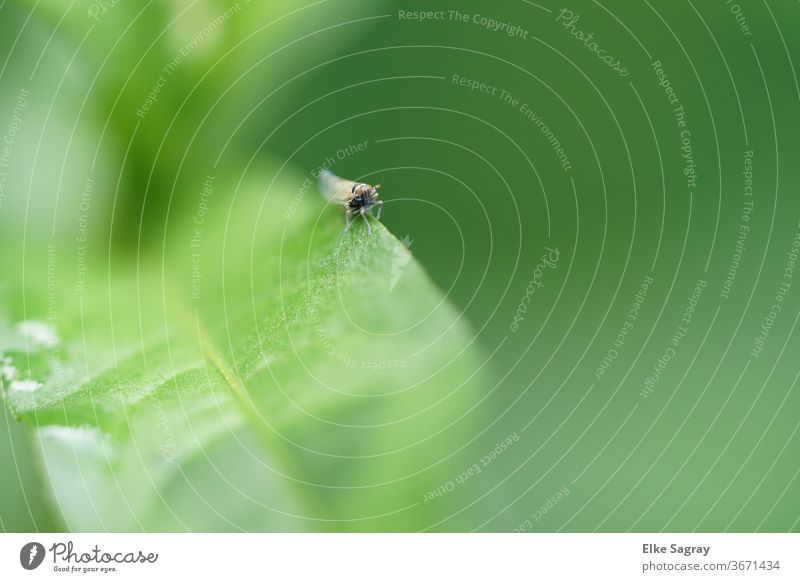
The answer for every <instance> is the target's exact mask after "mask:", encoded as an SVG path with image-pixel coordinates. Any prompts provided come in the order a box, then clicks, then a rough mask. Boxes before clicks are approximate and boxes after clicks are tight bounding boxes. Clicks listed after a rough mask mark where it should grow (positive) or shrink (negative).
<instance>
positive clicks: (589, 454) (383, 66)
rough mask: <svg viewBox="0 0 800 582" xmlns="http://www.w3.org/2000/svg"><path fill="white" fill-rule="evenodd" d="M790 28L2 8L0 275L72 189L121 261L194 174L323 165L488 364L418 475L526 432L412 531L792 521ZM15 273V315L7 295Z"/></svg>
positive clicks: (17, 462)
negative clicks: (456, 430)
mask: <svg viewBox="0 0 800 582" xmlns="http://www.w3.org/2000/svg"><path fill="white" fill-rule="evenodd" d="M420 12H425V13H429V14H427V15H425V16H426V18H424V19H423V20H421V19H420V18H421V15H420ZM798 16H800V7H798V6H797V5H796V4H792V3H785V2H763V3H744V2H742V3H741V4H733V3H725V2H716V3H711V4H707V3H700V2H688V1H687V2H684V1H680V2H647V1H643V2H633V3H627V2H626V3H617V4H612V3H602V2H589V1H575V2H572V3H570V4H569V5H568V6H567V7H564V6H560V5H559V6H556V5H553V4H551V3H549V2H541V3H532V2H527V1H524V0H519V1H514V2H503V3H491V4H487V3H485V2H462V3H458V4H453V5H448V4H445V3H442V2H426V3H422V2H420V3H412V4H409V3H406V2H388V1H387V2H367V1H366V0H363V1H362V0H350V1H344V0H327V1H320V2H312V3H308V4H302V5H297V4H295V3H290V2H285V1H278V2H269V3H257V2H244V1H241V2H239V3H236V4H232V3H229V2H222V1H216V0H196V1H193V2H192V1H188V0H180V1H179V0H174V1H166V0H152V1H150V2H147V3H142V4H133V3H131V2H126V1H124V0H120V1H119V2H117V3H114V2H105V3H103V2H94V3H92V2H87V1H85V0H80V1H76V2H74V3H72V4H70V5H69V6H66V5H64V3H61V2H56V1H54V0H45V1H43V2H24V1H22V0H14V1H12V0H7V1H6V2H5V3H4V4H2V7H0V57H2V59H0V61H2V63H3V64H2V68H0V134H3V135H5V136H6V137H10V138H11V141H12V142H13V143H11V144H8V145H9V148H10V153H9V154H8V163H7V164H6V167H0V170H2V171H4V174H3V177H2V182H0V186H1V187H2V190H0V233H1V234H0V242H2V245H3V249H4V250H3V253H4V255H6V259H7V260H6V261H4V268H13V267H8V265H13V264H15V261H16V259H17V257H19V256H20V255H21V254H22V253H25V254H26V256H30V255H35V254H36V253H40V256H41V253H43V252H44V247H45V245H46V244H47V242H48V241H59V244H61V245H62V247H61V248H71V246H75V242H74V241H75V236H76V230H77V229H78V227H79V221H80V216H81V215H82V213H83V211H82V209H81V197H82V196H85V193H86V188H87V177H90V178H91V211H90V212H91V226H90V231H89V236H88V242H87V245H88V246H89V251H88V252H89V253H90V254H92V253H95V254H97V255H98V256H100V257H110V259H109V260H110V261H111V262H112V263H114V264H117V263H120V264H121V263H124V262H126V261H132V262H135V261H138V260H140V259H141V257H146V256H156V257H157V256H159V255H161V254H162V253H163V252H164V249H165V248H167V247H168V246H169V244H170V241H171V240H173V238H174V237H176V236H183V234H184V233H185V231H184V230H182V229H183V227H182V226H181V225H182V223H185V222H187V220H191V216H192V215H193V214H194V213H195V211H196V207H197V204H198V193H199V192H200V191H201V189H202V185H203V182H204V180H205V179H206V177H207V175H209V174H219V175H225V176H232V177H233V178H232V179H231V182H226V183H230V184H233V183H235V181H236V180H237V179H238V178H239V177H241V176H247V175H251V174H252V173H253V172H255V171H256V170H254V168H259V167H261V168H263V167H273V166H270V164H274V163H275V161H276V160H277V161H278V163H280V164H282V163H283V162H284V161H286V162H287V164H288V165H287V167H288V168H291V170H292V171H294V172H296V175H297V176H300V178H298V179H297V180H296V181H294V182H291V181H290V184H291V185H292V186H293V187H295V188H297V189H298V190H299V189H300V188H301V187H302V179H303V178H305V177H308V176H309V175H310V174H309V173H310V172H311V171H312V170H313V169H315V168H317V167H319V166H320V165H321V164H323V163H325V161H326V160H327V159H330V160H331V161H333V164H332V167H331V169H332V170H333V171H334V172H335V173H336V174H339V175H341V176H345V177H348V178H352V179H360V180H365V181H367V182H370V183H380V184H382V188H381V192H382V198H383V199H384V200H385V202H386V204H385V208H384V212H383V217H382V218H383V222H384V224H385V225H386V226H387V228H388V229H389V230H390V231H391V232H393V233H394V234H395V235H396V236H397V237H398V238H402V237H404V236H407V237H408V238H409V239H410V240H412V241H413V242H412V243H411V247H410V249H411V251H412V253H413V255H414V256H415V257H416V258H417V260H418V261H419V262H420V263H421V264H422V265H423V266H424V267H425V269H426V270H427V272H428V273H429V275H430V277H431V278H432V279H433V281H434V282H435V283H436V285H438V287H439V288H440V289H442V290H443V291H444V292H445V294H446V296H447V297H448V298H449V300H450V301H451V302H452V303H453V304H454V305H455V307H456V308H457V309H458V310H459V311H460V312H463V314H464V315H465V317H466V319H467V320H468V321H469V323H470V324H471V329H472V330H473V333H474V334H475V336H476V337H477V341H478V343H479V345H480V346H481V347H482V350H483V353H484V354H485V355H486V356H487V357H489V363H488V367H487V368H486V372H487V380H486V381H485V382H484V385H483V387H482V393H481V394H478V395H475V396H474V400H473V401H471V404H473V405H475V406H476V407H477V409H478V411H479V412H480V414H481V420H480V422H479V423H477V424H476V425H475V427H474V429H472V431H473V432H472V433H471V434H470V437H474V438H471V440H469V443H468V448H467V449H466V450H465V451H462V454H460V456H459V457H458V461H457V462H456V463H455V464H454V465H453V466H452V467H455V469H453V468H452V467H450V468H448V469H446V470H441V471H439V472H438V473H435V474H434V476H433V481H432V482H439V483H446V482H447V481H450V480H453V479H454V478H455V477H456V476H457V475H458V474H459V473H460V472H461V471H465V470H468V469H469V467H470V466H471V465H472V464H473V463H480V460H481V459H482V458H483V457H484V456H485V455H487V454H488V453H489V452H490V451H492V450H493V449H495V447H496V446H497V443H499V442H502V441H503V439H506V438H507V437H508V436H509V435H512V434H513V435H517V436H518V437H519V440H518V442H516V441H514V443H513V444H512V445H511V446H509V447H508V448H504V449H503V452H502V454H500V455H498V456H497V458H496V459H495V460H493V461H492V462H491V464H489V465H488V466H487V467H485V470H483V471H482V472H480V474H479V475H477V476H475V477H474V478H470V479H468V480H466V482H465V483H464V484H462V485H459V486H458V487H454V491H453V492H450V493H448V494H447V499H446V500H445V499H444V498H442V499H438V498H437V499H435V500H432V501H430V503H432V504H433V503H442V504H444V503H447V504H448V509H447V511H445V512H443V515H445V516H446V517H444V518H441V519H440V518H438V517H437V518H428V517H425V515H422V516H421V517H416V518H414V519H413V520H409V521H408V522H406V523H404V524H403V525H402V528H403V529H426V528H430V529H434V530H452V529H456V530H467V531H468V530H473V529H475V530H489V531H512V530H524V531H556V530H565V531H592V530H600V531H627V530H635V531H660V530H662V529H663V530H667V531H682V530H699V531H726V530H731V531H755V530H767V531H788V530H793V531H797V530H798V529H800V525H799V524H800V521H799V520H800V482H798V480H797V477H798V473H800V465H798V452H800V437H798V435H797V427H798V409H799V408H798V407H800V395H799V394H798V391H797V389H796V380H797V375H798V372H800V366H799V365H798V362H797V360H796V359H795V358H794V357H793V355H794V354H796V353H797V350H798V348H800V345H799V344H800V341H799V340H798V334H797V333H795V331H796V324H797V318H798V313H800V310H799V309H798V307H799V306H800V281H797V280H796V276H797V275H798V273H797V272H795V270H794V269H795V263H794V261H795V260H796V250H797V247H793V245H794V244H795V240H796V237H797V236H798V233H800V198H798V196H797V191H798V188H800V173H799V172H798V168H797V164H796V162H795V160H796V159H797V157H798V155H800V137H798V136H800V132H798V129H800V128H799V127H798V125H800V116H798V106H800V87H799V86H798V80H797V74H796V70H795V61H797V57H798V56H800V47H799V46H798V38H800V35H798V33H800V19H798ZM576 17H577V18H576ZM210 23H215V24H214V25H213V26H212V27H211V28H209V26H210ZM590 34H592V36H591V38H588V35H590ZM598 51H604V52H600V53H598ZM179 55H180V59H179V60H176V59H177V58H178V56H179ZM605 55H610V56H611V57H613V59H614V60H619V61H620V63H621V65H622V66H624V67H625V69H626V71H625V72H626V74H625V75H621V74H619V72H618V71H615V70H614V68H613V67H609V66H608V65H607V64H606V63H605V62H604V61H603V60H602V59H601V57H602V56H605ZM654 63H659V64H656V65H654ZM656 69H661V70H663V74H664V75H666V77H664V76H663V75H662V76H659V71H657V70H656ZM665 78H666V79H667V80H666V81H665ZM462 79H466V80H467V81H464V82H461V80H462ZM482 84H483V85H482ZM667 87H669V88H670V90H671V93H668V92H667ZM156 88H157V92H155V93H154V91H156ZM149 94H152V95H151V97H150V102H148V95H149ZM670 96H672V97H671V98H672V100H673V101H672V102H670ZM679 107H680V108H682V113H680V114H679V112H676V108H679ZM683 115H685V116H683ZM15 120H16V121H15ZM679 122H683V123H685V125H680V124H679ZM17 126H18V128H17ZM544 126H546V127H544ZM11 133H13V135H11ZM556 140H557V143H556ZM358 144H365V145H364V146H362V147H361V148H360V149H358V148H357V147H356V148H355V152H354V153H351V152H350V151H349V150H348V148H351V149H352V146H357V145H358ZM558 148H560V149H558ZM557 149H558V151H557ZM340 152H345V153H340ZM750 152H751V153H752V155H751V154H750ZM337 154H339V155H337ZM746 158H747V160H750V161H751V162H752V164H750V162H748V161H746ZM746 171H747V172H751V174H749V173H748V174H746V173H744V172H746ZM271 176H272V175H271V174H269V173H268V179H271ZM293 194H294V192H289V193H288V198H287V200H289V199H290V198H291V196H292V195H293ZM215 196H216V199H215V204H220V205H222V206H224V204H227V203H228V202H227V200H228V199H232V197H233V196H232V193H231V192H230V191H229V190H226V188H224V187H218V188H217V192H216V194H215ZM314 196H316V194H314ZM220 199H222V200H223V202H224V204H222V203H220ZM288 204H290V205H291V202H288ZM281 208H282V207H281ZM281 208H278V209H276V210H275V212H276V213H280V212H281V211H282V210H281ZM287 208H288V207H287ZM333 216H334V215H333V213H331V217H330V220H340V217H338V216H336V218H333ZM286 222H287V223H288V222H290V221H288V220H287V221H286ZM548 248H549V249H557V251H558V253H557V256H558V260H557V262H553V263H551V264H550V265H545V266H544V267H542V263H541V258H542V256H543V255H545V254H548V256H552V251H548V250H547V249H548ZM70 252H71V251H70ZM67 254H70V253H67ZM73 254H74V253H73ZM537 265H539V266H538V269H537ZM25 277H29V278H32V279H35V274H33V275H31V274H29V275H23V279H22V284H23V285H27V286H30V285H32V284H33V285H35V284H36V283H35V281H32V280H29V279H28V280H26V279H25ZM650 280H652V283H650V284H649V286H648V288H647V289H646V293H645V294H642V283H643V281H650ZM10 281H11V277H9V278H8V280H7V285H5V286H4V287H5V288H4V289H3V292H4V293H5V297H4V299H5V300H6V301H7V302H8V303H9V304H11V303H15V302H18V300H19V295H20V293H24V292H23V291H21V287H20V286H19V285H18V284H12V283H10ZM532 281H533V282H534V283H531V282H532ZM698 281H700V282H701V283H700V285H701V288H702V293H700V294H699V298H697V299H696V300H695V299H691V298H692V295H693V294H694V293H695V289H696V287H697V286H698ZM39 284H41V282H40V283H39ZM529 289H532V290H533V292H529V291H527V290H529ZM637 294H639V300H640V303H637ZM521 305H524V308H522V309H524V313H523V312H522V311H521V308H520V306H521ZM635 305H640V307H639V308H638V309H635V310H634V311H632V309H634V306H635ZM773 305H779V307H780V312H779V313H776V314H775V316H774V317H772V316H770V313H771V312H775V311H776V310H775V309H774V308H773ZM10 313H13V309H12V310H10ZM515 314H516V315H517V316H518V318H517V320H516V323H514V322H515ZM632 314H633V315H635V318H634V317H632ZM687 314H688V315H687ZM520 316H521V318H520ZM12 319H13V318H12ZM626 324H627V325H626ZM623 330H624V331H623ZM620 334H622V335H621V336H620ZM620 337H621V338H622V339H621V340H620ZM759 338H761V339H759ZM615 342H616V343H615ZM759 342H760V343H759ZM604 359H605V362H606V365H605V367H603V362H604ZM667 360H668V361H667ZM659 361H661V362H663V363H662V364H659ZM465 407H466V404H465ZM3 426H4V427H7V428H8V430H6V428H3V427H0V455H2V458H1V459H0V462H2V466H3V467H4V470H3V471H2V477H0V479H1V480H2V481H0V483H2V491H3V495H2V496H0V497H1V500H0V518H2V528H3V529H5V530H8V531H32V530H49V529H52V528H57V527H63V525H60V524H59V521H58V519H57V518H53V517H52V515H51V514H49V513H47V512H46V511H44V510H43V509H41V508H42V507H43V506H44V505H46V502H45V501H43V499H44V497H45V496H46V495H47V494H46V493H43V492H42V491H43V490H42V488H41V486H40V485H39V484H38V483H39V480H40V479H41V477H42V475H41V474H40V475H39V478H37V476H36V475H37V470H38V469H37V466H36V461H35V458H36V457H35V454H32V453H31V451H30V446H31V445H30V443H29V442H28V440H27V436H26V430H25V428H24V427H23V426H22V425H17V424H15V422H14V421H13V419H11V418H10V417H8V416H7V417H6V422H5V424H4V425H3ZM465 442H467V441H466V440H465ZM15 451H17V454H14V452H15ZM440 453H441V454H442V455H444V454H445V453H446V451H440ZM32 459H34V460H32ZM335 470H336V469H335V468H332V469H330V471H334V472H335ZM39 472H40V473H41V470H39ZM564 492H567V494H564ZM25 499H27V503H26V502H25V501H24V500H25ZM31 500H34V501H31ZM302 527H305V526H302ZM370 527H371V528H380V527H381V526H380V524H377V525H371V526H370ZM388 527H389V528H390V529H391V528H395V527H397V526H395V525H392V526H388ZM341 528H342V529H350V527H349V526H346V525H342V526H341Z"/></svg>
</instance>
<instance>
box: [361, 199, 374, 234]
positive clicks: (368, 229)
mask: <svg viewBox="0 0 800 582" xmlns="http://www.w3.org/2000/svg"><path fill="white" fill-rule="evenodd" d="M366 212H367V208H366V207H365V206H362V207H361V216H363V217H364V222H366V223H367V234H369V235H370V236H371V235H372V226H370V224H369V218H367V215H366Z"/></svg>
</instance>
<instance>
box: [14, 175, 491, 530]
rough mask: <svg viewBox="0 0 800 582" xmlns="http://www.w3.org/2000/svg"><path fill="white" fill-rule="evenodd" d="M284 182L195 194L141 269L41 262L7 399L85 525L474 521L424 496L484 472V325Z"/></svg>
mask: <svg viewBox="0 0 800 582" xmlns="http://www.w3.org/2000/svg"><path fill="white" fill-rule="evenodd" d="M274 175H276V174H275V173H270V174H260V175H257V176H254V177H251V178H248V179H245V180H244V182H243V184H240V183H238V182H234V181H230V182H229V181H227V180H225V179H217V178H210V177H209V178H208V179H206V183H205V185H203V184H198V190H197V192H198V204H197V212H196V213H195V214H194V215H193V216H191V217H189V218H190V219H189V220H185V221H181V222H182V223H183V226H178V227H177V228H176V229H174V230H173V231H172V232H171V233H169V234H168V235H167V236H166V237H165V243H164V252H163V253H157V254H156V255H155V256H153V257H148V258H146V259H142V261H141V262H139V263H135V264H125V263H120V262H119V259H117V258H116V257H114V258H113V260H109V258H108V257H107V256H103V254H102V253H99V254H97V255H89V256H85V257H80V255H79V254H77V253H76V250H75V248H73V247H74V245H72V244H69V243H66V244H62V243H59V244H53V245H52V246H51V247H48V246H47V245H45V244H44V243H42V244H41V245H39V246H36V245H29V246H30V248H29V249H27V250H26V254H25V257H26V265H27V267H26V270H25V275H24V277H25V278H24V279H23V280H21V281H20V282H19V285H20V286H21V287H8V286H7V288H6V289H5V292H6V294H7V297H8V299H9V300H8V301H7V302H6V305H7V306H8V307H9V312H8V314H7V316H8V317H7V321H6V322H5V323H4V324H3V325H2V327H0V329H2V331H0V351H2V352H3V354H4V357H5V358H6V366H5V372H4V373H3V383H4V388H5V390H4V392H5V394H6V400H7V403H8V404H9V407H10V409H11V411H12V412H13V413H14V414H15V415H16V416H17V417H19V418H20V419H22V420H24V422H25V423H27V424H28V425H29V426H30V427H32V430H33V431H34V433H35V436H36V443H37V445H36V447H35V448H36V449H37V451H38V453H39V454H40V456H41V462H42V463H43V469H44V472H45V473H46V475H47V476H48V480H49V484H50V490H51V496H52V499H53V501H54V504H55V506H56V507H57V508H58V510H59V511H60V513H61V514H62V516H63V519H64V522H65V524H66V527H67V528H68V529H70V530H76V531H85V530H106V529H107V530H114V531H130V530H145V531H162V530H169V531H172V530H175V531H181V530H186V529H188V530H193V531H198V530H202V531H218V530H248V531H250V530H387V529H388V530H415V529H420V528H423V527H427V526H430V525H434V524H436V523H438V522H439V521H440V520H443V519H445V518H447V517H448V516H449V515H450V514H451V513H452V512H453V511H454V510H455V509H456V508H457V505H456V500H455V499H447V498H441V499H440V498H436V499H435V500H428V501H426V500H425V499H426V493H428V492H430V491H432V490H435V489H436V488H437V487H439V486H440V485H442V484H443V483H446V482H447V481H449V480H452V479H453V478H454V477H455V476H456V475H457V474H458V473H459V472H460V471H461V470H463V468H464V467H465V466H469V465H471V464H472V463H473V462H474V460H475V459H474V458H472V456H473V455H472V454H471V452H470V447H469V444H470V441H471V440H472V438H473V437H474V436H475V434H476V433H477V430H478V428H479V427H480V426H481V425H482V424H483V423H482V422H481V420H480V418H479V411H480V406H479V403H480V401H481V397H482V395H483V394H482V390H483V383H482V381H481V375H482V370H481V368H482V363H483V358H482V357H481V355H480V354H479V353H478V352H477V351H476V348H475V346H474V343H473V342H474V337H473V334H472V332H471V330H470V329H469V327H468V325H467V324H466V323H465V322H464V321H463V319H462V318H461V317H460V314H459V313H458V311H457V310H455V309H454V308H453V307H452V306H451V305H450V304H449V303H448V301H447V300H446V298H445V297H443V295H442V293H441V291H439V290H438V289H437V288H436V287H435V286H434V285H433V283H432V282H431V281H430V279H429V277H428V275H427V274H426V273H425V271H424V269H423V268H422V267H421V266H420V265H419V264H417V262H416V261H415V260H414V259H413V257H412V256H411V253H410V251H409V250H408V248H407V247H406V244H404V243H403V242H402V241H400V240H398V239H397V238H395V237H394V236H393V235H392V234H390V233H389V232H388V231H387V230H386V229H385V228H384V227H383V226H381V225H379V224H378V223H376V222H373V234H372V235H371V236H370V235H368V234H367V230H366V228H365V225H364V224H363V222H361V221H358V222H357V223H356V224H355V225H354V227H353V228H352V229H351V230H350V231H349V232H347V233H343V225H344V219H343V216H342V213H341V209H340V208H332V207H326V206H325V205H324V204H323V203H322V201H321V199H320V198H319V196H318V195H317V194H316V191H315V190H314V188H310V189H308V188H303V187H302V184H303V181H304V178H302V177H297V176H292V175H289V174H287V173H286V172H283V173H280V174H277V175H278V176H279V178H273V177H272V176H274ZM306 184H308V182H306ZM390 208H391V205H388V206H387V211H388V209H390ZM15 258H16V259H17V260H19V257H15ZM8 263H9V264H8V265H7V266H6V267H5V268H6V271H7V272H12V271H13V261H10V260H9V261H8ZM78 265H80V266H81V267H80V270H78V268H77V266H78ZM6 283H7V285H8V281H7V282H6ZM13 298H18V300H17V301H14V300H13ZM22 299H24V300H22ZM465 455H466V456H465ZM427 497H429V498H430V495H428V496H427ZM451 497H453V498H455V497H457V496H451ZM449 527H456V525H455V524H453V523H450V522H448V528H449Z"/></svg>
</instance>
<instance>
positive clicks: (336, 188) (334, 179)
mask: <svg viewBox="0 0 800 582" xmlns="http://www.w3.org/2000/svg"><path fill="white" fill-rule="evenodd" d="M380 187H381V185H380V184H375V186H370V185H369V184H364V183H362V182H353V181H352V180H345V179H344V178H340V177H339V176H336V175H334V174H333V173H332V172H331V171H330V170H322V171H321V172H320V173H319V189H320V192H322V195H323V196H324V197H325V199H326V200H330V201H331V202H336V203H337V204H341V205H342V206H344V208H345V218H346V219H347V226H345V227H344V231H345V232H347V231H348V230H349V229H350V225H351V224H352V223H353V215H356V218H357V217H358V215H360V216H363V217H364V220H365V221H366V223H367V232H368V233H369V234H372V227H371V226H370V224H369V219H368V218H367V214H369V215H370V216H372V209H373V208H375V207H377V208H378V216H376V217H375V218H376V219H377V220H380V219H381V210H382V209H383V201H382V200H378V188H380Z"/></svg>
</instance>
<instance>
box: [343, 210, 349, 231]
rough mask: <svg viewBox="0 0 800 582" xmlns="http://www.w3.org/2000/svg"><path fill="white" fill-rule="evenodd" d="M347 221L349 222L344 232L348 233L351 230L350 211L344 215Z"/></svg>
mask: <svg viewBox="0 0 800 582" xmlns="http://www.w3.org/2000/svg"><path fill="white" fill-rule="evenodd" d="M344 217H345V220H347V224H346V225H345V227H344V231H345V232H347V231H348V230H350V211H349V210H348V211H347V212H345V213H344Z"/></svg>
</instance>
